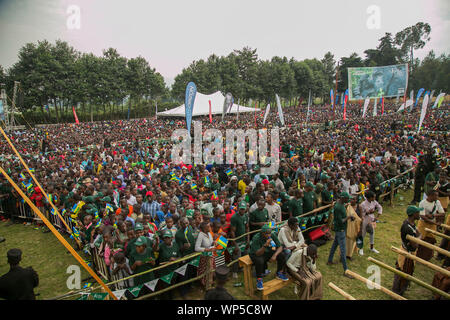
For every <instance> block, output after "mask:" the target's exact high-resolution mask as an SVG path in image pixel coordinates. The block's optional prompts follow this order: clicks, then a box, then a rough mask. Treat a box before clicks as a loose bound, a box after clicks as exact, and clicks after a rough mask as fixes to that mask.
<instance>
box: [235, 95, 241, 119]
mask: <svg viewBox="0 0 450 320" xmlns="http://www.w3.org/2000/svg"><path fill="white" fill-rule="evenodd" d="M240 103H241V99H240V98H239V99H238V107H237V115H236V121H239V105H240Z"/></svg>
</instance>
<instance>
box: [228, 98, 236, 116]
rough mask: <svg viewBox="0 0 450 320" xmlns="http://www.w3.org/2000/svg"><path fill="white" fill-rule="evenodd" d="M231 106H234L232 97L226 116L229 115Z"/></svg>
mask: <svg viewBox="0 0 450 320" xmlns="http://www.w3.org/2000/svg"><path fill="white" fill-rule="evenodd" d="M233 105H234V97H233V96H231V102H230V104H229V106H228V110H227V114H229V113H230V112H231V108H233Z"/></svg>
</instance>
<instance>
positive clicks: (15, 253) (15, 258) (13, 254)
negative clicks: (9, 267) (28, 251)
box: [6, 249, 22, 264]
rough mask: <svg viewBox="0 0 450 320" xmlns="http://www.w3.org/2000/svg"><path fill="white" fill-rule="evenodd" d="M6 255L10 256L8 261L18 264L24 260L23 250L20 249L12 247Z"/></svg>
mask: <svg viewBox="0 0 450 320" xmlns="http://www.w3.org/2000/svg"><path fill="white" fill-rule="evenodd" d="M6 256H7V257H8V263H10V264H18V263H19V262H20V260H22V250H20V249H10V250H9V251H8V252H7V253H6Z"/></svg>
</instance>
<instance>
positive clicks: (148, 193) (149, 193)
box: [145, 191, 153, 197]
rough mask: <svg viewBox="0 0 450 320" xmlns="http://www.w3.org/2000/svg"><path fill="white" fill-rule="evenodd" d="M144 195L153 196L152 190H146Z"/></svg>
mask: <svg viewBox="0 0 450 320" xmlns="http://www.w3.org/2000/svg"><path fill="white" fill-rule="evenodd" d="M145 196H146V197H148V196H153V192H151V191H147V192H146V193H145Z"/></svg>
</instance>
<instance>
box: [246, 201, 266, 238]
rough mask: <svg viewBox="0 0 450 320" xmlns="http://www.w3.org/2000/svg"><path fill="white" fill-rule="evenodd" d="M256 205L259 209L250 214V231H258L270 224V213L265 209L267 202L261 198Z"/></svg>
mask: <svg viewBox="0 0 450 320" xmlns="http://www.w3.org/2000/svg"><path fill="white" fill-rule="evenodd" d="M256 204H257V206H258V207H257V209H256V210H253V211H252V212H250V215H249V226H250V231H253V230H257V229H259V228H261V227H262V226H263V225H265V224H266V223H267V222H269V212H268V211H267V209H266V208H265V206H266V200H264V198H263V197H261V198H260V199H259V200H258V201H257V202H256ZM253 236H254V234H253Z"/></svg>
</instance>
